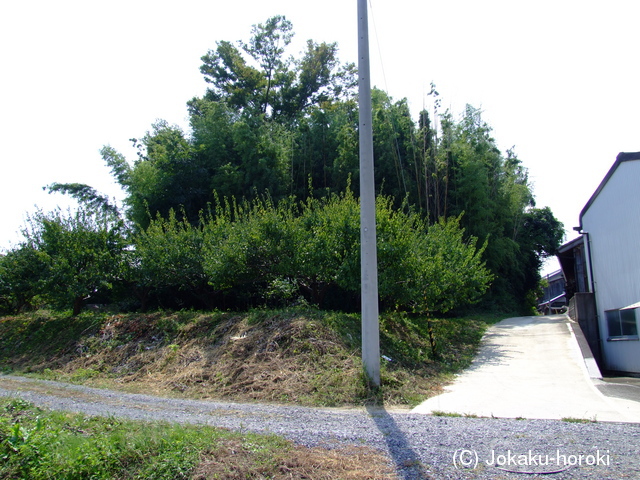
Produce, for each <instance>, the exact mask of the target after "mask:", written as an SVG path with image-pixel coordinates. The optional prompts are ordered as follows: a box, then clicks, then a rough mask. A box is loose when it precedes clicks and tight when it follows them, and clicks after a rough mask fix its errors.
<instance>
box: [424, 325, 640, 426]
mask: <svg viewBox="0 0 640 480" xmlns="http://www.w3.org/2000/svg"><path fill="white" fill-rule="evenodd" d="M576 327H577V325H576V324H575V323H574V322H571V321H570V320H569V318H568V317H567V316H566V315H550V316H540V317H519V318H510V319H507V320H503V321H502V322H499V323H497V324H495V325H493V326H492V327H491V328H489V330H488V331H487V333H486V334H485V337H484V338H483V341H482V344H481V347H480V349H479V351H478V355H477V356H476V358H475V360H474V361H473V363H472V365H471V367H470V368H468V369H467V370H466V371H464V372H463V373H462V374H460V375H458V376H457V377H456V379H455V381H454V383H453V384H452V385H450V386H449V387H447V388H445V393H443V394H441V395H438V396H436V397H432V398H430V399H428V400H426V401H425V402H423V403H422V404H420V405H419V406H417V407H416V408H414V409H413V412H415V413H433V412H446V413H455V414H461V415H477V416H482V417H492V416H493V417H501V418H543V419H563V418H573V419H586V420H596V421H613V422H634V423H635V422H637V423H640V388H637V390H638V395H637V401H635V400H633V399H631V398H636V397H635V396H634V395H633V394H632V395H629V394H628V392H629V389H628V388H627V389H626V390H625V395H626V397H627V398H620V397H624V396H625V395H616V396H609V395H605V394H604V393H603V392H607V391H613V390H612V389H611V386H610V385H611V382H608V383H607V382H603V380H602V379H601V377H600V372H599V370H598V368H597V366H596V364H595V362H594V361H593V359H592V358H590V355H589V353H590V352H589V351H588V349H586V350H585V349H584V346H585V344H586V342H585V341H584V339H583V337H582V332H581V331H580V329H579V328H576ZM574 332H575V333H574ZM581 345H582V350H581ZM620 388H622V387H620Z"/></svg>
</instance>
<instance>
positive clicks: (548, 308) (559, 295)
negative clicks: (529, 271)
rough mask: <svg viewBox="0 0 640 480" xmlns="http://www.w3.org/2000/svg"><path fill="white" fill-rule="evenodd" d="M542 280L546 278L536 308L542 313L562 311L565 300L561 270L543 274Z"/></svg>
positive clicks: (564, 308)
mask: <svg viewBox="0 0 640 480" xmlns="http://www.w3.org/2000/svg"><path fill="white" fill-rule="evenodd" d="M544 280H546V285H545V287H544V288H543V289H542V290H543V292H542V298H540V299H539V300H538V310H539V311H540V312H542V313H543V314H548V313H558V312H564V311H565V310H566V307H567V300H566V295H565V280H564V275H563V274H562V270H558V271H557V272H553V273H551V274H549V275H547V276H545V277H544Z"/></svg>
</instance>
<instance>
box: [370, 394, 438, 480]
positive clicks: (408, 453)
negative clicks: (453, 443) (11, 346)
mask: <svg viewBox="0 0 640 480" xmlns="http://www.w3.org/2000/svg"><path fill="white" fill-rule="evenodd" d="M367 412H368V413H369V415H370V416H371V418H372V419H373V421H374V423H375V425H376V427H377V429H378V430H379V431H380V433H381V434H382V437H383V438H384V441H385V443H386V444H387V449H388V450H389V455H390V456H391V460H393V463H394V464H395V467H396V471H397V472H398V475H399V476H400V478H401V479H403V480H414V479H415V480H418V479H420V480H424V479H428V478H431V477H430V476H429V475H428V474H427V472H426V471H425V470H424V465H423V464H422V462H421V461H420V456H419V455H418V454H417V453H416V452H415V451H414V450H413V448H412V447H411V444H410V442H409V441H408V440H407V437H406V435H405V434H404V432H402V430H401V429H400V428H399V427H398V424H397V423H396V421H395V420H394V419H393V417H392V416H391V415H389V412H387V411H386V410H385V409H384V407H373V406H367Z"/></svg>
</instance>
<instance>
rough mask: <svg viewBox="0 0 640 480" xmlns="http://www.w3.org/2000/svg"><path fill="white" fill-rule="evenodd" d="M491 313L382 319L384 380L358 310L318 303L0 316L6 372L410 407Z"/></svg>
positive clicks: (185, 393)
mask: <svg viewBox="0 0 640 480" xmlns="http://www.w3.org/2000/svg"><path fill="white" fill-rule="evenodd" d="M497 320H498V318H496V317H484V318H479V317H476V318H474V319H471V318H455V319H432V325H433V331H434V334H435V339H436V342H437V350H436V355H435V356H434V355H433V352H432V349H431V346H430V343H429V334H428V331H427V324H426V321H425V319H424V318H411V317H409V316H406V315H401V314H391V315H382V316H381V318H380V335H381V354H382V355H383V357H384V358H385V359H383V360H382V383H383V385H382V387H381V388H380V389H376V390H372V389H370V388H369V387H368V385H367V382H366V381H365V379H364V378H363V373H362V372H363V369H362V364H361V360H360V317H359V316H358V315H352V314H343V313H335V312H321V311H317V310H300V309H297V310H296V309H291V310H280V311H268V310H255V311H252V312H248V313H223V312H207V313H202V312H192V311H184V312H175V313H167V312H156V313H151V314H139V313H132V314H118V315H111V314H106V313H84V314H82V315H80V316H78V317H70V316H68V315H64V314H60V313H52V312H47V311H40V312H35V313H30V314H24V315H20V316H14V317H5V318H3V319H1V320H0V365H1V366H2V370H3V371H4V372H5V373H16V374H35V375H37V376H39V377H44V378H49V379H55V380H62V381H70V382H75V383H83V384H87V385H93V386H102V387H111V388H120V389H126V390H127V391H134V392H135V391H144V392H145V393H156V394H160V395H176V396H182V397H191V398H218V399H227V400H237V401H262V402H278V403H293V404H298V405H310V406H353V405H364V404H372V403H377V404H384V405H404V406H412V405H415V404H417V403H419V402H420V401H421V400H423V399H425V398H427V397H429V396H432V395H434V394H437V393H439V392H440V391H441V389H442V386H443V385H444V384H446V383H447V382H449V381H450V379H451V377H452V375H453V374H454V373H456V372H458V371H460V370H461V369H462V368H464V367H466V366H467V365H468V364H469V363H470V361H471V359H472V358H473V354H474V353H475V351H476V348H477V346H478V344H479V341H480V339H481V337H482V335H483V333H484V331H485V330H486V327H487V326H488V325H489V324H491V323H493V322H495V321H497Z"/></svg>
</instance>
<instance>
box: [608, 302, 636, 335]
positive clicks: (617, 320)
mask: <svg viewBox="0 0 640 480" xmlns="http://www.w3.org/2000/svg"><path fill="white" fill-rule="evenodd" d="M604 313H605V315H606V316H607V327H608V329H609V337H637V336H638V326H637V324H636V309H635V308H623V309H620V310H609V311H606V312H604Z"/></svg>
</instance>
